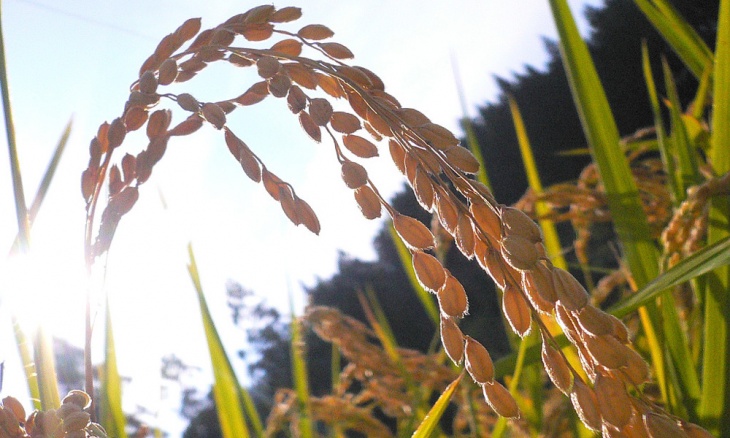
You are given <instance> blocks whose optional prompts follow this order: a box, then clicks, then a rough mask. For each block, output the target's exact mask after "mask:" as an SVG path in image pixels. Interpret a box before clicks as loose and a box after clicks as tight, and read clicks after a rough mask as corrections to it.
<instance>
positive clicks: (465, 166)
mask: <svg viewBox="0 0 730 438" xmlns="http://www.w3.org/2000/svg"><path fill="white" fill-rule="evenodd" d="M444 154H446V158H447V159H448V160H449V163H450V164H451V165H452V166H454V167H456V168H457V169H459V170H461V171H462V172H464V173H470V174H474V173H477V172H478V171H479V161H477V159H476V158H474V154H472V153H471V151H470V150H469V149H467V148H465V147H462V146H459V145H457V146H452V147H450V148H448V149H446V150H445V151H444Z"/></svg>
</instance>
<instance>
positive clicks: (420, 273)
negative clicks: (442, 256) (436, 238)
mask: <svg viewBox="0 0 730 438" xmlns="http://www.w3.org/2000/svg"><path fill="white" fill-rule="evenodd" d="M413 270H414V271H415V273H416V278H417V279H418V282H419V283H421V286H423V288H424V289H426V290H429V291H431V292H436V291H438V290H439V289H441V287H442V286H443V285H444V283H445V282H446V271H444V267H443V266H442V265H441V262H439V261H438V259H437V258H436V257H434V256H432V255H431V254H426V253H425V252H422V251H414V252H413Z"/></svg>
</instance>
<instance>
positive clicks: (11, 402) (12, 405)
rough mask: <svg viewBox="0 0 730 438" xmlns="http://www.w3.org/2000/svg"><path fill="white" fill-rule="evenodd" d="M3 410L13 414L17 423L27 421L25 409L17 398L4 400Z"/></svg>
mask: <svg viewBox="0 0 730 438" xmlns="http://www.w3.org/2000/svg"><path fill="white" fill-rule="evenodd" d="M2 408H3V409H5V410H7V411H9V412H11V413H12V414H13V417H15V420H16V421H23V422H24V421H25V408H23V405H22V404H21V403H20V402H19V401H18V399H17V398H15V397H10V396H8V397H5V398H3V403H2Z"/></svg>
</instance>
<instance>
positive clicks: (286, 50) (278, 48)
mask: <svg viewBox="0 0 730 438" xmlns="http://www.w3.org/2000/svg"><path fill="white" fill-rule="evenodd" d="M271 50H272V51H274V52H279V53H283V54H285V55H288V56H294V57H297V56H299V55H301V54H302V43H301V41H297V40H295V39H291V38H287V39H285V40H281V41H278V42H277V43H276V44H274V45H273V46H271Z"/></svg>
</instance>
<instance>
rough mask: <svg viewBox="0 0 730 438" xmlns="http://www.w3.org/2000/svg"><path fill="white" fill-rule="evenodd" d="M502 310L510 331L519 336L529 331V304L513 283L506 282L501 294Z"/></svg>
mask: <svg viewBox="0 0 730 438" xmlns="http://www.w3.org/2000/svg"><path fill="white" fill-rule="evenodd" d="M502 312H503V313H504V316H505V318H507V322H509V325H510V327H512V331H514V332H515V333H517V334H518V335H519V336H520V337H521V338H524V337H525V336H527V334H529V333H530V328H531V327H532V316H531V312H530V306H529V305H528V304H527V301H525V299H524V298H523V297H522V293H521V292H520V290H519V289H518V288H517V286H515V285H514V284H513V283H507V287H505V288H504V294H503V295H502Z"/></svg>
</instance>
